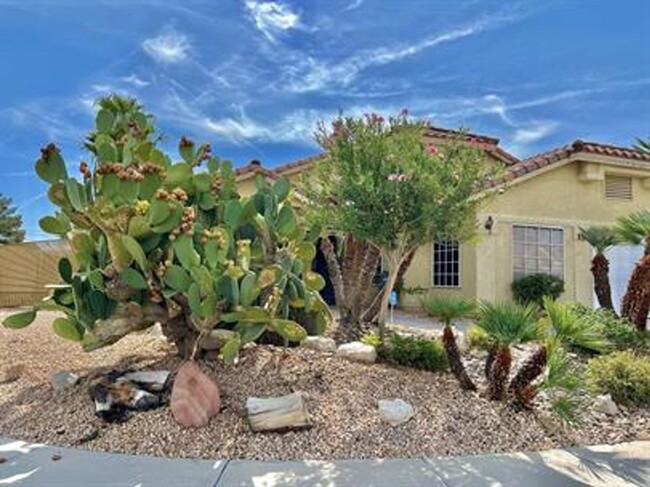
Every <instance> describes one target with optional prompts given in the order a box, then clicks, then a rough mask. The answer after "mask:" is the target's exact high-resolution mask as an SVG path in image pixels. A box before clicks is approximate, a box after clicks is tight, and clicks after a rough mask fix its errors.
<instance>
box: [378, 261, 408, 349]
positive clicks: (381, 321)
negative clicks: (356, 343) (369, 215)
mask: <svg viewBox="0 0 650 487" xmlns="http://www.w3.org/2000/svg"><path fill="white" fill-rule="evenodd" d="M382 257H383V258H384V261H385V264H386V265H387V266H388V279H387V280H386V284H385V285H384V290H383V291H382V294H381V304H380V308H379V315H378V316H377V327H378V328H379V337H380V338H381V340H382V341H383V340H384V337H385V335H386V312H387V310H388V302H389V300H390V293H391V292H392V291H393V288H394V287H395V283H396V282H397V274H398V273H399V269H400V266H401V265H402V262H404V259H405V258H406V256H405V255H400V253H399V252H398V251H391V252H386V253H383V254H382Z"/></svg>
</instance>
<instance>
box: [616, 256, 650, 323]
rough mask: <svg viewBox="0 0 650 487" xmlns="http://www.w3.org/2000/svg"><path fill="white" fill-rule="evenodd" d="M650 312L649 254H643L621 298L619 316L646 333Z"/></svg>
mask: <svg viewBox="0 0 650 487" xmlns="http://www.w3.org/2000/svg"><path fill="white" fill-rule="evenodd" d="M649 310H650V254H645V255H644V256H643V257H642V258H641V260H640V261H639V263H638V264H637V265H636V267H635V268H634V272H632V276H631V277H630V282H629V283H628V286H627V291H626V292H625V296H624V297H623V305H622V307H621V316H623V317H625V318H627V319H628V320H630V321H631V322H632V323H634V324H635V325H636V326H637V328H638V329H639V330H641V331H646V322H647V320H648V311H649Z"/></svg>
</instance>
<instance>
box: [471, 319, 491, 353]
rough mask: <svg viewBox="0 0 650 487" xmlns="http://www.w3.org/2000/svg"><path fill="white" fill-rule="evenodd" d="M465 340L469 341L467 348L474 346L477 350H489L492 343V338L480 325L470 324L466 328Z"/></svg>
mask: <svg viewBox="0 0 650 487" xmlns="http://www.w3.org/2000/svg"><path fill="white" fill-rule="evenodd" d="M466 337H467V342H468V343H469V348H474V349H477V350H489V349H490V348H491V347H492V344H493V343H494V340H492V339H491V338H490V335H488V334H487V333H486V332H485V331H484V330H483V328H481V327H480V326H476V325H472V326H470V327H469V328H468V330H467V334H466Z"/></svg>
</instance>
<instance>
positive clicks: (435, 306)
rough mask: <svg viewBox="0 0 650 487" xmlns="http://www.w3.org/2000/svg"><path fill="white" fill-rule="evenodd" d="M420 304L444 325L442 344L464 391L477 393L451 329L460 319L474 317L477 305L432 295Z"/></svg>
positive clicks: (467, 300) (469, 301) (422, 298)
mask: <svg viewBox="0 0 650 487" xmlns="http://www.w3.org/2000/svg"><path fill="white" fill-rule="evenodd" d="M420 304H421V306H422V308H423V309H424V310H425V312H426V313H427V315H429V316H431V317H433V318H437V319H439V320H440V321H442V322H443V323H444V325H445V327H444V329H443V332H442V343H443V345H444V347H445V353H446V354H447V359H448V360H449V366H450V368H451V371H452V373H453V374H454V376H456V379H458V382H459V383H460V386H461V387H462V388H463V389H465V390H468V391H475V390H476V385H475V384H474V382H473V381H472V379H470V377H469V375H468V374H467V371H466V370H465V365H464V364H463V359H462V357H461V356H460V350H459V349H458V344H457V343H456V336H455V335H454V332H453V330H452V329H451V325H452V323H453V322H454V321H456V320H458V319H460V318H464V317H468V316H470V315H472V314H473V313H474V311H475V310H476V303H475V302H474V301H472V300H469V299H464V298H453V297H443V296H433V295H432V296H425V297H421V298H420Z"/></svg>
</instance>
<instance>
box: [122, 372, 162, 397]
mask: <svg viewBox="0 0 650 487" xmlns="http://www.w3.org/2000/svg"><path fill="white" fill-rule="evenodd" d="M168 379H169V370H140V371H136V372H127V373H125V374H124V375H122V376H121V377H120V378H119V379H118V380H128V381H130V382H135V383H136V384H137V385H139V386H142V387H144V388H145V389H146V390H147V391H150V392H160V391H162V390H164V389H165V385H166V384H167V380H168Z"/></svg>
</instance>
